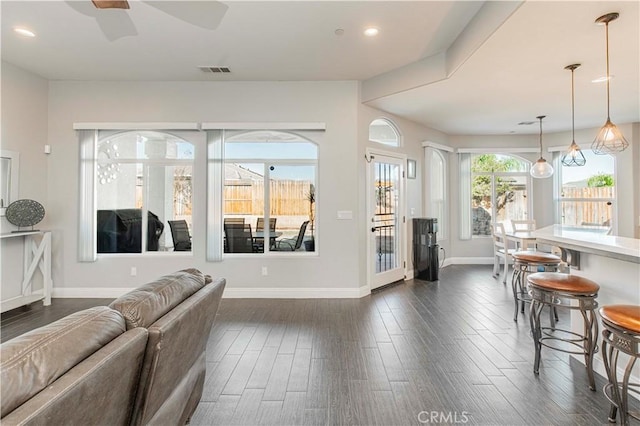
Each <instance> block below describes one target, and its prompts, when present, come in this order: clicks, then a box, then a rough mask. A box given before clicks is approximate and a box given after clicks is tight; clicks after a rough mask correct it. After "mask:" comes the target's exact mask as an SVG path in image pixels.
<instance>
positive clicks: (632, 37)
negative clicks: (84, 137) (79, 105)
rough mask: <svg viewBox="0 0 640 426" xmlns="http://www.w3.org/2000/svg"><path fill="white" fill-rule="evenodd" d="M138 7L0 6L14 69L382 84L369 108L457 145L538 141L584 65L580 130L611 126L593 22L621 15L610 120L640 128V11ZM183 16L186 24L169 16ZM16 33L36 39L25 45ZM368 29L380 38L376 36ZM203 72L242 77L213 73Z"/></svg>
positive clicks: (411, 5) (567, 6) (558, 117)
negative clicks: (457, 140) (505, 138)
mask: <svg viewBox="0 0 640 426" xmlns="http://www.w3.org/2000/svg"><path fill="white" fill-rule="evenodd" d="M130 4H131V9H130V10H128V11H110V10H101V11H98V10H96V9H94V8H93V6H92V4H91V2H90V1H89V0H79V1H73V2H72V1H24V0H22V1H6V0H2V3H1V8H2V9H1V14H2V16H1V19H2V33H1V35H2V50H1V54H2V59H3V60H5V61H7V62H10V63H12V64H14V65H17V66H19V67H21V68H24V69H27V70H29V71H32V72H34V73H36V74H38V75H41V76H43V77H45V78H47V79H50V80H156V81H165V80H169V81H178V80H184V81H195V80H198V81H203V80H205V81H206V80H211V81H221V80H222V81H234V80H263V81H287V80H360V81H363V86H364V87H366V86H367V84H372V83H373V82H376V81H378V80H379V79H380V75H383V76H384V77H385V78H387V77H389V78H391V79H393V78H394V77H395V80H400V85H398V82H397V81H396V83H395V84H392V85H385V84H382V85H381V86H379V88H380V89H381V92H379V93H382V95H378V96H376V97H375V98H372V99H371V100H367V102H366V103H367V104H368V105H370V106H374V107H377V108H380V109H382V110H385V111H389V112H391V113H395V114H397V115H400V116H403V117H406V118H408V119H411V120H413V121H416V122H419V123H422V124H425V125H427V126H429V127H432V128H435V129H438V130H441V131H444V132H446V133H450V134H508V133H512V132H516V133H536V132H537V131H538V130H537V127H536V126H535V125H534V126H518V125H517V123H518V122H520V121H525V120H534V121H535V117H536V116H537V115H541V114H546V115H547V116H548V118H547V119H546V120H545V122H546V124H545V130H546V131H561V130H567V129H570V128H571V121H570V120H571V115H570V114H571V104H570V101H571V98H570V83H571V81H570V72H569V71H565V70H564V69H563V68H564V66H566V65H568V64H571V63H575V62H579V63H582V64H583V65H582V67H580V68H578V70H577V71H576V128H587V127H597V126H600V125H602V124H603V123H604V120H605V118H606V92H605V90H606V89H605V85H604V84H602V83H601V84H593V83H591V82H590V81H591V79H593V78H595V77H598V76H602V75H604V72H605V62H604V59H605V56H604V47H605V44H604V27H601V26H597V25H595V24H594V23H593V21H594V20H595V18H596V17H598V16H600V15H602V14H604V13H607V12H613V11H615V12H620V15H621V17H620V19H618V20H617V21H614V22H613V23H611V24H610V51H611V73H612V74H614V75H615V78H614V79H613V80H612V83H611V95H612V98H611V118H612V120H613V121H614V122H615V123H625V122H626V123H628V122H637V121H640V99H639V91H640V88H639V80H640V61H639V56H640V43H639V40H640V32H639V31H640V8H639V4H640V3H639V2H638V1H629V2H616V1H608V2H602V1H600V2H576V1H569V2H560V1H553V2H551V1H549V2H538V1H530V2H525V3H523V4H522V5H520V3H518V2H516V3H514V2H510V3H506V2H505V3H495V5H497V6H496V7H503V9H504V8H507V7H508V8H511V9H516V10H515V12H513V13H512V14H511V15H510V16H508V15H505V17H506V20H505V19H502V18H501V19H499V20H497V18H496V16H497V14H496V13H492V14H490V13H484V15H483V13H482V12H483V8H487V7H489V6H494V4H493V3H491V2H480V1H475V2H474V1H470V2H462V1H441V2H436V1H416V2H405V1H354V2H345V1H324V2H313V1H289V2H270V1H258V2H246V1H231V2H226V1H225V2H218V1H194V2H191V1H181V2H160V3H158V2H150V1H135V0H134V1H131V0H130ZM176 5H177V7H178V9H177V11H178V12H179V14H180V15H181V16H180V19H178V18H176V13H175V11H174V12H171V13H172V14H173V16H172V15H170V14H167V13H165V12H163V11H161V10H160V9H162V8H165V9H166V7H167V6H169V7H171V6H176ZM519 5H520V7H518V6H519ZM484 11H485V12H486V9H484ZM509 13H511V12H509ZM96 18H98V19H96ZM194 20H199V22H197V24H198V25H193V24H192V23H193V22H194ZM496 20H497V22H496ZM107 21H110V22H107ZM187 21H189V22H192V23H188V22H187ZM503 21H504V22H503ZM114 25H115V26H114ZM15 26H24V27H28V28H29V29H31V30H33V31H34V32H36V33H37V37H35V38H24V37H21V36H18V35H17V34H15V33H14V32H13V30H12V29H13V28H14V27H15ZM101 26H102V28H103V29H107V31H106V32H105V31H103V30H101ZM366 26H375V27H378V28H379V29H380V34H379V35H378V36H377V37H375V38H367V37H365V36H364V35H363V34H362V31H363V29H364V27H366ZM203 27H208V28H203ZM478 28H483V29H484V32H482V31H480V32H478V31H477V30H478ZM337 29H342V30H344V33H343V35H336V34H335V30H337ZM127 32H128V33H130V34H132V35H128V36H124V37H121V38H117V37H115V36H116V35H118V34H120V35H122V34H125V33H127ZM476 34H479V35H476ZM471 38H473V39H474V42H473V43H469V41H468V40H469V39H471ZM465 40H466V43H463V42H464V41H465ZM460 45H463V46H466V47H467V48H466V50H465V49H461V50H460V49H458V47H459V46H460ZM469 46H472V48H469ZM460 51H463V52H464V57H461V56H460ZM454 54H456V55H457V64H456V66H455V67H450V68H451V69H447V70H446V72H445V74H444V75H443V76H441V77H437V78H432V77H431V78H428V77H426V76H425V75H422V76H420V75H418V79H417V81H418V82H419V83H418V84H416V80H415V79H414V80H412V81H410V80H409V79H407V80H406V82H405V80H403V78H402V76H403V75H404V74H403V72H405V71H406V69H407V66H409V67H411V66H412V64H414V65H415V64H426V65H427V66H429V64H430V61H431V60H432V59H433V60H435V58H443V57H446V58H447V59H449V58H452V57H454V56H455V55H454ZM458 65H459V66H458ZM198 66H227V67H229V68H230V69H231V71H232V72H231V73H230V74H206V73H203V72H202V71H200V70H198V69H197V67H198ZM403 67H404V68H403ZM436 80H440V81H436ZM403 85H404V86H403Z"/></svg>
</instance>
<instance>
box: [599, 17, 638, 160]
mask: <svg viewBox="0 0 640 426" xmlns="http://www.w3.org/2000/svg"><path fill="white" fill-rule="evenodd" d="M618 16H619V14H618V13H616V12H613V13H607V14H606V15H602V16H601V17H599V18H598V19H596V23H597V24H604V28H605V34H606V41H607V77H606V78H607V121H606V123H604V126H602V128H601V129H600V131H599V132H598V134H597V135H596V138H595V139H594V140H593V143H592V144H591V149H592V150H593V152H594V153H596V154H609V155H614V154H617V153H618V152H622V151H624V150H625V149H627V147H628V146H629V142H627V140H626V139H625V138H624V136H623V135H622V132H621V131H620V129H618V126H616V125H615V124H613V123H612V122H611V118H610V114H609V85H610V80H611V76H610V75H609V22H611V21H613V20H615V19H618Z"/></svg>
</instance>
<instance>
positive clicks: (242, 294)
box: [222, 286, 371, 299]
mask: <svg viewBox="0 0 640 426" xmlns="http://www.w3.org/2000/svg"><path fill="white" fill-rule="evenodd" d="M370 293H371V290H370V289H369V286H362V287H357V288H278V287H271V288H229V287H227V288H225V289H224V293H223V294H222V297H223V298H225V299H359V298H361V297H364V296H366V295H368V294H370Z"/></svg>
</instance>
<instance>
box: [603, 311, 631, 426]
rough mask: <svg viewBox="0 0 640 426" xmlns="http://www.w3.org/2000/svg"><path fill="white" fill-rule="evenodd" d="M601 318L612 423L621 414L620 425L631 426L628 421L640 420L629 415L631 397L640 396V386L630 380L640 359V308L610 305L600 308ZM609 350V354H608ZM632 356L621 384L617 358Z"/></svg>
mask: <svg viewBox="0 0 640 426" xmlns="http://www.w3.org/2000/svg"><path fill="white" fill-rule="evenodd" d="M600 317H601V318H602V326H603V327H604V330H602V358H603V359H604V367H605V369H606V370H607V377H608V378H609V383H608V384H606V385H605V386H604V389H603V391H604V394H605V396H606V397H607V399H608V400H609V401H610V402H611V411H610V412H609V421H610V422H612V423H615V421H616V413H617V411H618V410H620V423H622V424H624V425H628V424H629V417H633V418H634V419H637V420H640V413H638V412H636V413H632V412H630V411H629V405H628V402H627V401H628V394H629V392H630V391H631V392H633V393H636V394H640V391H639V390H638V389H639V388H640V383H629V376H630V375H631V370H632V369H633V365H634V364H635V362H636V360H637V359H638V358H640V306H635V305H609V306H603V307H602V308H600ZM607 348H608V350H607ZM620 352H622V353H625V354H627V355H629V362H628V363H627V368H626V369H625V371H624V377H623V378H622V381H621V382H618V374H617V373H618V372H617V367H618V354H619V353H620Z"/></svg>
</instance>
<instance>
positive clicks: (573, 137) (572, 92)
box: [571, 68, 576, 142]
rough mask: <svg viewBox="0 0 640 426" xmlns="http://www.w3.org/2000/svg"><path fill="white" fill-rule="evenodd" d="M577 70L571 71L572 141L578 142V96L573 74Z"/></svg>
mask: <svg viewBox="0 0 640 426" xmlns="http://www.w3.org/2000/svg"><path fill="white" fill-rule="evenodd" d="M575 70H576V69H575V68H572V69H571V140H572V141H573V142H575V141H576V95H575V92H574V88H573V72H574V71H575Z"/></svg>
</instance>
